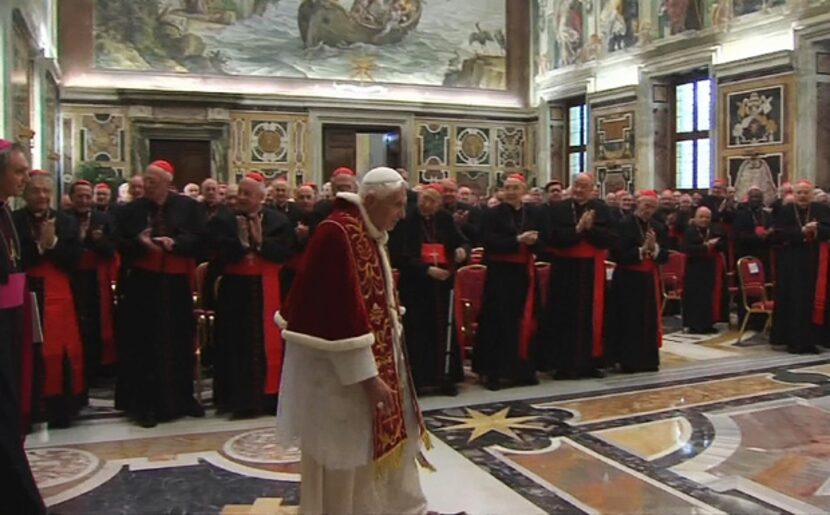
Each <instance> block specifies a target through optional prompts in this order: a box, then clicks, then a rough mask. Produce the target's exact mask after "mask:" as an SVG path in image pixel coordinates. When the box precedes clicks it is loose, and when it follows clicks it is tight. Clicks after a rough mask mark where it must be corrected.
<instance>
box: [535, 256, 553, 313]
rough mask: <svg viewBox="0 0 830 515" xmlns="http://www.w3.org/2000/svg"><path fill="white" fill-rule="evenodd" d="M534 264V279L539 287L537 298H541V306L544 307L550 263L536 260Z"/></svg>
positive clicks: (546, 298) (548, 283) (546, 297)
mask: <svg viewBox="0 0 830 515" xmlns="http://www.w3.org/2000/svg"><path fill="white" fill-rule="evenodd" d="M535 266H536V281H537V284H538V288H539V298H540V299H541V300H542V307H543V308H544V307H545V306H546V305H547V303H548V286H549V285H550V263H545V262H543V261H537V262H536V264H535Z"/></svg>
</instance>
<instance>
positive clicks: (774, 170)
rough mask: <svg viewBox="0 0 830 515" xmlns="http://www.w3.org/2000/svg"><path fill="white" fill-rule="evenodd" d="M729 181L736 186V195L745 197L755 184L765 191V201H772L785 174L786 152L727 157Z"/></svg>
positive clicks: (741, 197)
mask: <svg viewBox="0 0 830 515" xmlns="http://www.w3.org/2000/svg"><path fill="white" fill-rule="evenodd" d="M727 171H728V173H729V183H730V184H731V185H732V186H734V187H735V196H736V197H737V198H738V199H739V200H741V199H743V198H744V197H745V196H746V194H747V192H748V191H749V189H750V188H751V187H753V186H756V187H758V188H761V191H763V192H764V201H765V202H767V203H768V204H769V203H772V202H773V201H774V200H775V198H776V193H777V190H778V186H779V185H780V184H781V178H782V177H783V175H784V154H782V153H780V152H779V153H774V154H752V155H749V156H731V157H729V158H728V159H727Z"/></svg>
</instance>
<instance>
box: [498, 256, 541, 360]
mask: <svg viewBox="0 0 830 515" xmlns="http://www.w3.org/2000/svg"><path fill="white" fill-rule="evenodd" d="M487 259H488V260H489V261H494V262H496V263H512V264H516V265H525V267H526V268H527V276H528V286H527V294H525V304H524V311H523V312H522V320H521V322H520V323H519V357H520V358H522V359H523V360H527V359H528V358H529V357H530V341H531V340H532V339H533V336H534V335H535V334H536V326H537V324H536V316H535V315H536V313H535V310H536V295H535V293H536V266H535V257H534V255H533V254H532V253H531V252H530V249H528V248H527V246H526V245H521V248H520V250H519V252H517V253H515V254H490V255H488V256H487Z"/></svg>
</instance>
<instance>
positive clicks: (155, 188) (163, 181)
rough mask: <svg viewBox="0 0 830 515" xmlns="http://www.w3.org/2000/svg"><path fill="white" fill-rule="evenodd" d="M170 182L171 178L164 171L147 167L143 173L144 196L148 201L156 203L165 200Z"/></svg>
mask: <svg viewBox="0 0 830 515" xmlns="http://www.w3.org/2000/svg"><path fill="white" fill-rule="evenodd" d="M171 182H172V177H170V174H168V173H167V172H165V171H164V170H161V169H159V168H156V167H155V166H151V167H148V168H147V171H146V172H145V173H144V195H145V196H146V197H147V198H148V199H150V200H152V201H154V202H158V201H160V200H161V199H163V198H165V196H166V195H167V194H168V192H169V191H170V183H171Z"/></svg>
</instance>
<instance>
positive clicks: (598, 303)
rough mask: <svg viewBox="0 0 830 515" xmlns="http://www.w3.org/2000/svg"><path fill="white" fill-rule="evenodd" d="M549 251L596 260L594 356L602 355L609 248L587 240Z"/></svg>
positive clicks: (572, 257) (549, 250)
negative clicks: (602, 247) (598, 246)
mask: <svg viewBox="0 0 830 515" xmlns="http://www.w3.org/2000/svg"><path fill="white" fill-rule="evenodd" d="M547 250H548V252H549V253H550V254H551V255H552V256H554V257H557V258H565V259H592V260H593V261H594V306H593V309H594V312H593V329H594V333H593V336H594V341H593V353H592V355H593V357H595V358H599V357H602V353H603V344H602V336H603V330H604V327H603V321H604V317H603V313H604V312H605V260H606V259H607V258H608V250H606V249H600V248H597V247H594V246H593V245H591V244H590V243H588V242H586V241H585V240H582V241H580V242H579V243H578V244H577V245H574V246H573V247H568V248H565V249H559V248H555V247H549V248H548V249H547Z"/></svg>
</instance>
